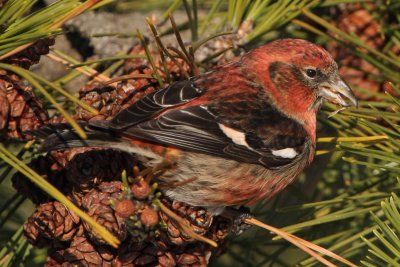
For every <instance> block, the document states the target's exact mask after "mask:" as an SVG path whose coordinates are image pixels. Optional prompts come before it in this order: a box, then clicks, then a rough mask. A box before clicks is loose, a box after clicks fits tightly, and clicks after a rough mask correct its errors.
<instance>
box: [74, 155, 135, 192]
mask: <svg viewBox="0 0 400 267" xmlns="http://www.w3.org/2000/svg"><path fill="white" fill-rule="evenodd" d="M71 153H73V151H71ZM69 156H70V157H71V158H72V159H71V160H70V162H69V165H68V166H67V179H68V180H69V181H70V182H71V183H72V184H73V185H74V187H75V189H76V191H80V192H88V191H89V190H91V189H92V188H94V187H95V186H97V185H99V184H100V183H102V182H103V181H112V180H120V178H121V173H122V171H123V170H127V171H131V170H132V169H133V166H134V165H135V159H134V157H133V156H132V155H131V154H128V153H126V152H121V151H117V150H112V149H107V150H98V149H92V150H88V149H85V150H84V152H83V153H77V154H71V155H69Z"/></svg>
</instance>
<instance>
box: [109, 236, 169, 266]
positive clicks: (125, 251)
mask: <svg viewBox="0 0 400 267" xmlns="http://www.w3.org/2000/svg"><path fill="white" fill-rule="evenodd" d="M115 262H119V263H121V264H122V266H126V265H127V264H129V263H130V264H132V266H159V267H172V266H176V257H175V255H174V253H173V252H172V251H171V248H170V247H167V245H166V244H165V243H163V242H161V241H153V242H140V243H132V242H126V244H122V245H121V246H120V248H119V249H118V257H117V260H116V261H115ZM116 266H119V265H116ZM127 266H130V265H127Z"/></svg>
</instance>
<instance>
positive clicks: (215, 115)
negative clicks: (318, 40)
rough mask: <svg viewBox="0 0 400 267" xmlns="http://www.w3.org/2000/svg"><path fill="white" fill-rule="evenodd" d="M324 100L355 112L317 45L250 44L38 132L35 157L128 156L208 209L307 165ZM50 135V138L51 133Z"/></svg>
mask: <svg viewBox="0 0 400 267" xmlns="http://www.w3.org/2000/svg"><path fill="white" fill-rule="evenodd" d="M324 101H328V102H331V103H334V104H336V105H338V106H340V107H350V106H357V99H356V97H355V96H354V94H353V92H352V90H351V88H350V87H349V86H348V85H347V84H346V83H345V82H344V81H343V79H342V78H341V77H340V75H339V72H338V66H337V63H336V62H335V60H334V59H333V58H332V56H331V55H330V54H329V52H328V51H326V50H325V49H324V48H322V47H320V46H318V45H316V44H313V43H311V42H308V41H306V40H301V39H279V40H275V41H272V42H269V43H267V44H264V45H261V46H259V47H256V48H254V49H252V50H250V51H249V52H247V53H246V54H244V55H242V56H240V57H238V58H236V59H233V60H232V61H231V62H228V63H226V64H224V65H220V66H217V67H215V68H214V69H212V70H211V71H209V72H206V73H203V74H200V75H198V76H195V77H191V78H189V79H187V80H181V81H176V82H174V83H172V84H170V85H169V86H167V87H166V88H163V89H159V90H157V91H155V92H153V93H150V94H148V95H146V96H144V97H143V98H141V99H140V100H138V101H137V102H135V103H134V104H132V105H131V106H130V107H128V108H126V109H124V110H122V111H120V112H119V113H118V114H117V115H116V116H115V117H114V118H113V119H111V120H107V121H106V120H97V121H89V122H86V123H81V126H82V127H83V128H84V129H85V131H86V132H87V136H88V137H87V139H85V140H83V139H81V138H80V137H79V136H78V135H77V134H76V133H75V132H74V131H73V130H72V129H71V127H68V126H66V125H58V126H57V125H55V126H53V127H51V128H52V130H49V127H47V129H42V130H39V131H38V132H36V136H39V137H41V138H43V139H44V141H43V142H42V145H41V150H42V151H52V150H60V149H66V148H73V147H82V146H92V147H107V148H112V149H118V150H124V151H128V152H130V153H133V154H135V156H136V157H137V159H138V160H140V162H142V163H143V164H144V165H145V166H146V167H154V166H157V164H160V163H162V162H164V161H168V162H169V163H170V165H169V166H170V167H169V168H168V169H167V170H166V171H165V172H164V173H162V174H161V175H160V176H159V177H157V182H158V184H159V187H160V189H161V191H162V192H163V193H164V194H165V195H166V196H167V197H169V198H171V199H173V200H176V201H180V202H184V203H186V204H189V205H191V206H200V207H205V208H209V209H210V210H214V211H215V212H217V211H218V210H221V208H222V209H223V208H224V207H231V206H237V205H246V206H248V205H252V204H254V203H256V202H258V201H260V200H263V199H269V198H271V197H273V196H275V195H276V194H277V193H278V192H280V191H281V190H283V189H284V188H285V187H286V186H287V185H289V184H290V183H292V182H293V181H294V180H295V179H296V177H298V176H299V175H300V174H301V172H302V171H303V169H304V168H306V167H307V166H308V165H309V164H310V163H311V162H312V160H313V158H314V154H315V146H316V124H317V113H318V111H319V109H320V107H321V105H322V103H323V102H324ZM54 129H56V130H57V131H56V132H54Z"/></svg>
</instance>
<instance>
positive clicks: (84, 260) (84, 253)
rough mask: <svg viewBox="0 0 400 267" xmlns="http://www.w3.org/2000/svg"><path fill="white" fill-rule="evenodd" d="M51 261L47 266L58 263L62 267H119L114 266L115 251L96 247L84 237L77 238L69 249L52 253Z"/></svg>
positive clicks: (104, 247)
mask: <svg viewBox="0 0 400 267" xmlns="http://www.w3.org/2000/svg"><path fill="white" fill-rule="evenodd" d="M50 260H51V261H50V262H49V260H48V263H47V264H46V266H52V265H49V263H52V262H57V263H58V264H60V266H85V267H98V266H102V267H103V266H104V267H106V266H107V267H108V266H118V265H115V264H113V262H114V261H115V251H114V249H112V248H111V247H109V246H96V245H94V244H92V243H91V242H90V241H89V240H88V239H87V238H86V237H85V236H84V235H81V236H76V237H75V238H74V239H73V240H72V242H71V246H70V247H69V248H67V249H64V250H57V251H52V252H51V253H50ZM56 266H57V265H56Z"/></svg>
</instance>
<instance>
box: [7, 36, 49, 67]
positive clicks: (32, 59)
mask: <svg viewBox="0 0 400 267" xmlns="http://www.w3.org/2000/svg"><path fill="white" fill-rule="evenodd" d="M52 45H54V39H53V38H46V39H40V40H38V41H36V42H35V43H34V44H32V45H31V46H29V47H28V48H26V49H24V50H23V51H21V52H19V53H16V54H14V55H12V56H10V57H8V58H6V59H5V62H7V63H9V64H13V65H17V66H20V67H22V68H25V69H29V68H30V67H31V66H32V65H33V64H36V63H38V62H39V60H40V56H42V55H46V54H48V53H49V51H50V50H49V46H52Z"/></svg>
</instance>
